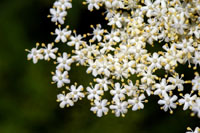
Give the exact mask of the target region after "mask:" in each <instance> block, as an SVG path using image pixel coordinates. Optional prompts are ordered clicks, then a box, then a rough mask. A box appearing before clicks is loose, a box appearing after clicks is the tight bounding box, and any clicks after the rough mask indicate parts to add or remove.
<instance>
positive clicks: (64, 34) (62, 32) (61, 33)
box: [53, 28, 71, 43]
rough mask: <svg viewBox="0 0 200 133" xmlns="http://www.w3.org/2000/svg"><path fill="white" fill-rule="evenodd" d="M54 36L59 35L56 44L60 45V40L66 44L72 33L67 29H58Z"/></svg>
mask: <svg viewBox="0 0 200 133" xmlns="http://www.w3.org/2000/svg"><path fill="white" fill-rule="evenodd" d="M53 35H57V37H56V39H55V42H56V43H58V42H60V40H61V41H62V42H63V43H65V42H66V41H67V38H68V37H69V36H70V35H71V31H67V28H64V29H60V28H58V29H56V30H55V33H54V34H53Z"/></svg>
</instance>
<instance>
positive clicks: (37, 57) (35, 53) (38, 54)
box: [27, 47, 43, 64]
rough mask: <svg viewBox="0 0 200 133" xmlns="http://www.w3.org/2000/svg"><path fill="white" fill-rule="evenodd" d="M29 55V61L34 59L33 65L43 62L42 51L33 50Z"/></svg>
mask: <svg viewBox="0 0 200 133" xmlns="http://www.w3.org/2000/svg"><path fill="white" fill-rule="evenodd" d="M28 52H29V53H28V55H27V58H28V60H31V59H33V63H34V64H36V63H37V62H38V60H42V59H43V55H42V49H37V47H36V48H32V49H31V51H29V50H28Z"/></svg>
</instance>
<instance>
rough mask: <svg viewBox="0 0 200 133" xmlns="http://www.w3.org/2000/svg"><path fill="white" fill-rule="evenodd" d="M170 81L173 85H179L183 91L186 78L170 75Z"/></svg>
mask: <svg viewBox="0 0 200 133" xmlns="http://www.w3.org/2000/svg"><path fill="white" fill-rule="evenodd" d="M167 81H168V82H170V83H172V84H173V85H175V87H178V90H179V91H183V89H184V87H183V84H184V83H185V82H184V80H182V77H181V78H179V76H178V75H177V76H174V77H169V78H168V80H167Z"/></svg>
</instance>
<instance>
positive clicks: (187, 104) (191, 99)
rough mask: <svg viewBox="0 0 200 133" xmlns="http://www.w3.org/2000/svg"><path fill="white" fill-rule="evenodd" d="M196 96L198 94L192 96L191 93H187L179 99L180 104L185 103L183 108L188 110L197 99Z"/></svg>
mask: <svg viewBox="0 0 200 133" xmlns="http://www.w3.org/2000/svg"><path fill="white" fill-rule="evenodd" d="M196 98H197V96H196V95H193V96H191V94H185V96H184V97H183V98H182V99H179V100H178V101H179V103H180V104H184V106H183V110H186V109H188V107H190V106H192V105H193V103H194V100H196Z"/></svg>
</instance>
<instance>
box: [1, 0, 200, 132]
mask: <svg viewBox="0 0 200 133" xmlns="http://www.w3.org/2000/svg"><path fill="white" fill-rule="evenodd" d="M53 2H54V1H53V0H1V2H0V44H1V49H0V81H1V82H0V94H1V96H0V133H40V132H47V133H94V132H95V133H101V132H104V133H107V132H115V133H122V132H123V133H129V132H131V133H169V132H171V133H179V132H185V131H186V127H187V126H191V127H193V128H194V127H195V126H197V125H198V124H199V120H198V119H197V118H196V117H195V118H191V117H190V112H189V111H185V112H184V111H182V107H179V108H178V109H177V110H176V111H175V112H174V114H173V115H170V114H169V113H164V112H163V111H161V110H160V109H159V108H160V107H159V105H158V104H157V100H158V99H157V98H156V97H150V98H149V103H148V104H146V106H145V109H144V110H141V111H136V112H133V111H131V110H130V111H129V113H128V114H127V115H126V117H125V118H116V117H115V116H114V115H113V114H109V115H108V116H104V117H102V118H97V117H96V116H95V115H94V114H93V113H92V112H90V110H89V109H90V103H89V102H88V101H87V100H83V101H80V102H78V103H76V105H75V106H74V107H71V108H67V109H60V108H59V106H58V103H57V102H56V95H57V93H58V92H61V89H56V86H55V85H51V84H50V82H51V74H50V71H54V66H53V65H50V64H49V62H43V61H41V62H39V63H38V64H37V65H33V64H32V62H28V61H27V60H26V55H27V53H26V52H24V49H26V48H29V49H31V48H32V47H34V45H35V43H36V42H37V41H38V42H44V43H49V42H52V41H53V40H54V38H53V37H52V36H51V35H50V34H49V33H50V32H52V31H54V29H55V25H54V24H53V23H51V22H50V20H49V19H48V18H47V17H46V16H47V15H48V13H49V8H50V7H51V6H52V3H53ZM73 7H74V8H72V9H70V10H69V12H68V17H67V24H69V25H70V28H71V29H73V28H75V29H77V31H78V33H86V32H90V30H89V25H90V24H97V23H104V19H103V17H102V16H101V13H100V12H99V11H96V12H93V13H90V12H89V11H87V10H86V6H82V5H81V0H73ZM99 20H101V21H99ZM104 24H105V23H104ZM61 47H62V50H66V51H69V50H70V49H67V47H66V46H64V45H62V46H61ZM150 49H151V48H150ZM183 69H185V68H182V69H180V72H182V71H183ZM186 69H187V68H186ZM188 73H191V72H188V71H187V72H186V74H188ZM189 76H190V77H191V75H189ZM70 78H71V80H72V82H75V81H76V82H78V83H80V84H83V85H87V83H88V82H90V81H92V79H91V76H88V75H87V74H85V68H73V69H72V72H70ZM83 79H84V80H83ZM189 87H191V86H189Z"/></svg>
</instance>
